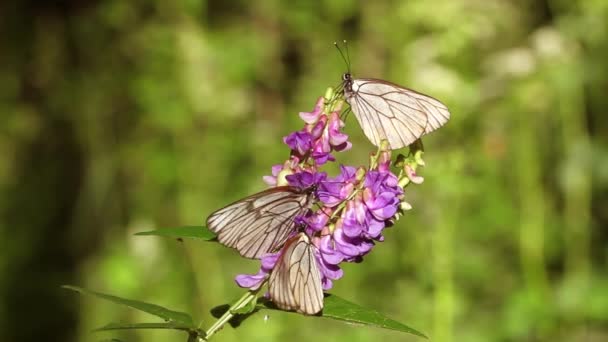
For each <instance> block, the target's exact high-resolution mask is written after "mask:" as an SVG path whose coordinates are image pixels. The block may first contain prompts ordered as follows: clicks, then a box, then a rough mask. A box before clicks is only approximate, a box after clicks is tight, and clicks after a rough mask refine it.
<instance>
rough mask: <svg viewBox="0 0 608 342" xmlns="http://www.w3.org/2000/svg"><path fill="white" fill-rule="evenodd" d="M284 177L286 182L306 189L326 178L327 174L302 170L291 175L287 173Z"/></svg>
mask: <svg viewBox="0 0 608 342" xmlns="http://www.w3.org/2000/svg"><path fill="white" fill-rule="evenodd" d="M285 178H286V179H287V182H289V185H291V186H295V187H298V188H301V189H306V188H310V187H311V186H313V185H316V184H319V183H321V182H322V181H324V180H325V178H327V174H326V173H325V172H315V173H312V172H308V171H302V172H298V173H294V174H292V175H288V176H286V177H285Z"/></svg>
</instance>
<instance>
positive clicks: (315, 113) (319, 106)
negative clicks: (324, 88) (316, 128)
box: [300, 96, 325, 124]
mask: <svg viewBox="0 0 608 342" xmlns="http://www.w3.org/2000/svg"><path fill="white" fill-rule="evenodd" d="M324 104H325V98H323V97H322V96H321V97H319V99H318V100H317V103H315V108H314V109H313V110H312V112H300V118H302V120H303V121H304V122H306V123H307V124H314V123H315V122H317V120H318V119H319V116H320V115H321V114H323V105H324Z"/></svg>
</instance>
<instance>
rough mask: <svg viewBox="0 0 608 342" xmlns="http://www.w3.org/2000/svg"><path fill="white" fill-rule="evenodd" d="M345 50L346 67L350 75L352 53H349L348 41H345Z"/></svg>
mask: <svg viewBox="0 0 608 342" xmlns="http://www.w3.org/2000/svg"><path fill="white" fill-rule="evenodd" d="M343 42H344V50H346V65H347V68H348V73H349V74H350V53H348V43H347V42H346V39H344V41H343Z"/></svg>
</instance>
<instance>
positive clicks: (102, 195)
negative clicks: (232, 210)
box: [0, 0, 608, 342]
mask: <svg viewBox="0 0 608 342" xmlns="http://www.w3.org/2000/svg"><path fill="white" fill-rule="evenodd" d="M607 23H608V1H604V0H590V1H583V0H579V1H565V0H519V1H499V0H488V1H479V0H462V1H453V0H437V1H367V2H363V1H354V0H352V1H349V0H331V1H330V0H327V1H319V2H315V3H312V2H308V1H284V2H279V1H195V0H190V1H176V2H172V1H131V2H127V1H119V0H113V1H75V0H74V1H50V2H37V1H19V2H17V1H13V2H5V3H3V4H1V5H0V42H1V43H0V113H2V114H1V116H0V156H1V157H0V194H1V195H0V215H1V216H0V299H1V300H2V305H1V306H0V340H1V341H34V340H36V341H40V340H47V341H99V340H103V339H106V338H113V337H115V338H120V339H121V340H124V341H148V342H150V341H167V340H172V341H184V340H185V336H184V335H182V334H181V333H176V332H171V331H141V332H115V333H98V334H91V332H90V331H91V330H92V329H93V328H96V327H99V326H101V325H104V324H106V323H108V322H112V321H113V322H146V321H148V322H149V321H154V318H153V317H149V316H146V315H144V314H139V313H138V312H135V311H133V310H129V309H127V308H123V307H118V306H114V305H112V304H108V303H106V302H103V301H100V300H97V299H91V298H88V297H79V296H78V295H75V294H73V293H70V292H68V291H65V290H62V289H60V288H59V285H61V284H76V285H79V286H83V287H87V288H90V289H94V290H98V291H102V292H108V293H112V294H116V295H119V296H123V297H127V298H134V299H139V300H144V301H149V302H154V303H158V304H160V305H165V306H168V307H170V308H174V309H177V310H183V311H188V312H191V313H193V314H194V315H195V317H196V318H197V319H202V320H204V326H209V325H210V323H211V321H212V320H211V316H210V315H209V309H210V308H211V307H213V306H215V305H219V304H223V303H226V302H228V301H230V300H233V299H235V298H236V297H238V296H240V294H241V293H242V290H241V289H239V288H238V287H237V286H236V285H235V284H234V282H233V278H234V275H235V274H238V273H253V272H255V271H256V270H257V268H258V264H257V263H256V262H253V261H247V260H243V259H241V258H239V257H238V256H237V254H236V253H235V252H234V251H231V250H228V249H226V248H223V247H221V246H220V245H218V244H209V243H203V242H197V241H192V240H190V241H185V242H184V243H180V242H177V241H174V240H171V239H162V238H156V237H135V236H133V233H135V232H137V231H142V230H150V229H154V228H160V227H173V226H179V225H188V224H190V225H192V224H203V223H204V220H205V218H206V216H207V215H208V214H209V213H210V212H211V211H213V210H215V209H217V208H219V207H221V206H223V205H225V204H227V203H229V202H230V201H233V200H235V199H238V198H239V197H241V196H244V195H246V194H250V193H252V192H254V191H258V190H261V189H263V188H264V184H263V182H262V181H261V177H262V176H263V175H265V174H268V173H269V171H270V166H271V165H273V164H276V163H280V162H282V161H283V160H285V159H286V158H287V156H288V150H287V148H286V147H285V146H284V145H283V144H282V137H283V136H285V135H287V134H288V133H289V132H291V131H294V130H297V129H299V128H301V126H302V122H301V121H300V120H299V118H298V116H297V113H298V112H299V111H308V110H311V109H312V107H313V105H314V103H315V101H316V99H317V97H318V96H321V95H322V94H323V93H324V92H325V89H326V87H328V86H335V85H338V84H339V81H340V76H341V73H342V72H344V71H345V66H344V63H343V61H342V60H341V59H340V57H339V55H338V53H337V52H336V50H335V49H334V47H333V46H332V42H333V41H334V40H341V39H347V40H349V42H350V53H351V59H352V68H353V73H354V74H355V76H359V77H376V78H383V79H386V80H390V81H393V82H396V83H398V84H402V85H405V86H408V87H411V88H414V89H416V90H419V91H421V92H424V93H428V94H431V95H433V96H434V97H437V98H439V99H441V100H442V101H443V102H445V103H446V104H447V105H448V107H449V108H450V109H451V112H452V120H451V121H450V122H449V123H448V124H447V125H446V126H445V127H444V128H442V129H440V130H439V131H437V132H436V133H433V134H431V135H430V136H428V137H427V138H425V149H426V154H425V161H426V163H427V167H426V168H424V169H422V170H420V172H419V173H420V174H421V175H423V176H424V177H425V179H426V180H425V183H424V184H422V185H421V186H415V187H410V188H408V189H407V193H406V195H407V200H408V201H409V202H410V203H411V204H412V205H413V206H414V210H413V211H410V212H408V213H407V214H406V215H405V216H404V217H403V218H402V219H401V220H400V221H399V223H398V224H397V225H396V226H395V227H394V228H392V229H390V230H389V231H387V232H386V241H385V242H384V243H381V244H379V245H378V247H377V248H376V249H374V251H373V252H372V253H371V254H370V255H369V256H367V257H366V259H365V262H364V263H362V264H348V265H345V266H344V270H345V276H344V278H342V279H341V280H339V281H338V282H336V284H335V287H334V289H332V291H331V292H333V293H335V294H337V295H339V296H341V297H344V298H346V299H349V300H351V301H354V302H356V303H358V304H360V305H364V306H368V307H371V308H374V309H377V310H378V311H380V312H383V313H385V314H387V315H388V316H389V317H392V318H394V319H396V320H398V321H401V322H404V323H406V324H409V325H411V326H413V327H415V328H417V329H419V330H421V331H423V332H425V333H427V334H428V335H429V336H430V337H431V339H432V340H433V341H438V342H439V341H440V342H443V341H607V340H608V247H607V246H608V229H607V226H608V115H606V108H608V63H607V61H608V24H607ZM346 132H347V133H348V134H349V135H350V136H351V138H352V141H353V143H354V148H353V149H352V150H351V151H348V152H346V153H343V154H338V158H340V159H339V160H340V162H343V163H348V164H355V165H359V164H365V163H366V160H367V154H368V153H369V152H370V151H372V150H373V147H372V145H371V144H370V143H369V142H368V141H367V140H366V139H365V138H364V136H363V134H362V133H361V130H360V128H359V127H358V125H357V123H356V120H355V118H354V117H353V116H352V115H351V116H350V117H349V119H348V120H347V127H346ZM263 316H264V314H263V313H262V314H258V315H256V316H253V317H252V318H250V319H249V320H248V321H246V322H245V323H244V324H243V326H242V327H241V328H239V329H237V330H233V329H231V328H226V329H224V330H223V331H221V332H220V333H219V335H217V336H216V339H217V340H218V341H236V340H244V339H248V340H251V341H257V340H286V339H290V340H292V341H307V340H312V339H316V340H343V341H347V340H348V341H367V340H378V339H380V338H382V339H384V340H386V341H403V340H406V341H420V339H417V338H416V337H413V336H408V335H403V334H399V333H395V332H390V331H384V330H380V329H374V328H366V327H358V326H351V325H345V324H342V323H339V322H333V321H330V320H324V319H318V318H306V317H301V316H298V315H293V314H283V313H276V312H272V313H270V317H269V320H267V321H265V320H264V319H263Z"/></svg>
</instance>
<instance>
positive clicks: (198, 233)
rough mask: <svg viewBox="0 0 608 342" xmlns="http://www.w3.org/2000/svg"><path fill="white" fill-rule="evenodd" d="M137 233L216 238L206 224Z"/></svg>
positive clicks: (173, 236) (174, 236)
mask: <svg viewBox="0 0 608 342" xmlns="http://www.w3.org/2000/svg"><path fill="white" fill-rule="evenodd" d="M135 235H155V236H164V237H172V238H195V239H202V240H205V241H211V240H214V239H215V234H213V233H212V232H211V231H210V230H209V229H207V227H204V226H184V227H176V228H161V229H157V230H151V231H147V232H139V233H135Z"/></svg>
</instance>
